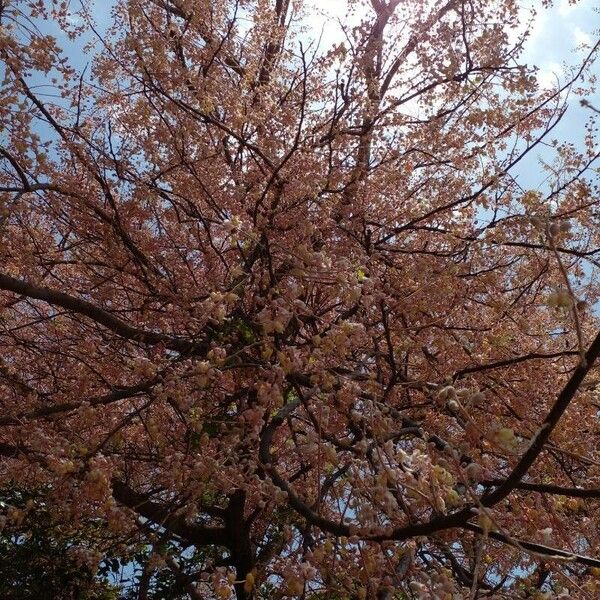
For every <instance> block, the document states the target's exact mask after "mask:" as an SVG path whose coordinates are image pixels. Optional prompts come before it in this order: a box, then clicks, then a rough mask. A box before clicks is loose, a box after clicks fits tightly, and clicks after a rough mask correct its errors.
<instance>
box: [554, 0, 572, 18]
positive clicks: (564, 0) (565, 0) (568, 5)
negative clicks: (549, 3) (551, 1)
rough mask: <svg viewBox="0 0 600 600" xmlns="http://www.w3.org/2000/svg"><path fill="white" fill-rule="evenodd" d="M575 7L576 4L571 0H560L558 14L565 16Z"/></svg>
mask: <svg viewBox="0 0 600 600" xmlns="http://www.w3.org/2000/svg"><path fill="white" fill-rule="evenodd" d="M576 9H577V5H576V4H574V3H573V2H572V0H560V3H559V4H558V14H559V15H560V16H561V17H566V16H567V15H568V14H569V13H571V12H573V11H574V10H576Z"/></svg>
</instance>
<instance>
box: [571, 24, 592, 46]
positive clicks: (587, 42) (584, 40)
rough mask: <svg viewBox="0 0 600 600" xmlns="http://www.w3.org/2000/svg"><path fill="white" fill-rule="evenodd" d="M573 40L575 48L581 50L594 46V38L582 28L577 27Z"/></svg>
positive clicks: (574, 30)
mask: <svg viewBox="0 0 600 600" xmlns="http://www.w3.org/2000/svg"><path fill="white" fill-rule="evenodd" d="M573 38H574V40H575V46H576V47H577V48H579V47H580V46H587V47H591V45H592V36H591V35H590V34H589V33H586V32H585V31H583V29H581V28H580V27H575V28H574V29H573ZM584 52H585V49H584Z"/></svg>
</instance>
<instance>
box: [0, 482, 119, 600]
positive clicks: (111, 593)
mask: <svg viewBox="0 0 600 600" xmlns="http://www.w3.org/2000/svg"><path fill="white" fill-rule="evenodd" d="M42 492H43V490H42V491H34V492H31V491H29V492H24V491H23V490H19V489H15V488H7V489H4V490H2V492H1V495H0V497H1V499H0V506H2V507H3V508H6V509H7V510H6V512H7V513H8V515H9V516H10V522H7V520H8V519H7V518H6V517H5V518H4V519H3V521H4V522H3V523H2V530H1V531H0V596H1V597H2V598H4V599H5V600H45V599H46V600H55V599H56V598H61V599H62V598H64V600H69V599H77V600H116V598H117V596H118V589H117V588H116V587H112V586H109V585H106V583H104V582H101V581H99V580H98V579H96V578H95V577H94V571H93V568H92V569H90V567H89V566H88V563H89V559H90V558H92V557H93V553H94V550H93V544H90V542H91V541H92V540H93V538H94V537H96V535H97V534H96V535H95V532H94V531H93V530H90V529H83V528H81V527H80V526H77V525H76V526H75V528H74V529H75V530H74V531H72V532H69V525H68V524H66V523H57V522H55V521H54V520H53V519H52V515H51V513H49V512H48V511H47V510H45V507H44V506H43V496H44V494H43V493H42ZM93 566H94V565H93Z"/></svg>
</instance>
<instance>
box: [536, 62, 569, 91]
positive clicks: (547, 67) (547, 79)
mask: <svg viewBox="0 0 600 600" xmlns="http://www.w3.org/2000/svg"><path fill="white" fill-rule="evenodd" d="M564 72H565V70H564V67H563V66H562V65H561V64H560V63H557V62H554V61H551V62H546V63H544V64H542V65H541V66H540V70H539V71H538V77H537V78H538V81H539V84H540V85H541V86H542V87H543V88H554V87H556V86H557V85H558V82H559V80H560V78H561V76H562V75H564Z"/></svg>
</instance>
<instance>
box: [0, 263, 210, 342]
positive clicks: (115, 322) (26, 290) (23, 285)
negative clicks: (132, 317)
mask: <svg viewBox="0 0 600 600" xmlns="http://www.w3.org/2000/svg"><path fill="white" fill-rule="evenodd" d="M0 289H2V290H6V291H10V292H14V293H15V294H21V295H23V296H26V297H27V298H32V299H36V300H43V301H44V302H48V303H49V304H52V305H54V306H60V307H61V308H64V309H66V310H69V311H72V312H74V313H76V314H80V315H83V316H86V317H88V318H89V319H91V320H92V321H94V322H95V323H98V324H99V325H102V326H104V327H106V328H107V329H109V330H110V331H112V332H113V333H116V334H117V335H118V336H120V337H122V338H124V339H127V340H131V341H135V342H139V343H141V344H149V345H155V344H162V345H164V346H165V348H168V349H169V350H175V351H177V352H183V353H194V354H198V353H201V352H203V351H206V348H207V347H206V345H205V344H203V343H201V342H199V343H192V342H191V341H189V340H186V339H184V338H180V337H173V336H169V335H166V334H163V333H159V332H155V331H149V330H147V329H141V328H138V327H133V326H132V325H129V324H128V323H126V322H125V321H122V320H121V319H119V318H118V317H115V316H114V315H113V314H111V313H110V312H108V311H106V310H104V309H102V308H100V307H99V306H96V305H95V304H93V303H91V302H88V301H87V300H82V299H81V298H76V297H75V296H71V295H69V294H65V293H64V292H61V291H58V290H53V289H51V288H46V287H41V286H38V285H34V284H32V283H28V282H27V281H23V280H22V279H16V278H15V277H11V276H10V275H7V274H5V273H0Z"/></svg>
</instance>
